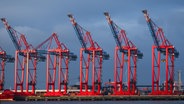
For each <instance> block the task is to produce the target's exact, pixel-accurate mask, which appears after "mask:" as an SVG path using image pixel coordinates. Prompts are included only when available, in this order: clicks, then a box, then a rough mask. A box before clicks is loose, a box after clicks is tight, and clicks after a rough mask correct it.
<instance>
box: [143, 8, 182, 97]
mask: <svg viewBox="0 0 184 104" xmlns="http://www.w3.org/2000/svg"><path fill="white" fill-rule="evenodd" d="M142 12H143V14H144V17H145V18H146V22H147V24H148V27H149V30H150V33H151V36H152V38H153V41H154V45H153V46H152V93H151V94H153V95H158V94H159V95H172V94H173V84H174V59H175V58H178V56H179V52H178V51H177V50H176V48H175V47H174V46H173V45H172V44H171V43H170V42H169V40H167V38H166V37H165V36H164V32H163V30H162V28H161V27H158V26H157V25H156V24H155V23H154V22H153V21H152V19H151V18H150V17H149V15H148V12H147V10H143V11H142ZM155 50H157V53H156V52H155ZM161 54H162V55H161ZM161 58H164V60H161ZM162 63H163V64H162ZM161 64H162V65H164V67H165V81H164V83H163V85H162V87H163V88H162V89H160V88H159V84H160V69H161Z"/></svg>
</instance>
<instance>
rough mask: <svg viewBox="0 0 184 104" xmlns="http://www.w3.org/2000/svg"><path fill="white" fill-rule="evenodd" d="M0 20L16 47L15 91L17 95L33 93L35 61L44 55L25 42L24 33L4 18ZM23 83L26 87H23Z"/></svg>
mask: <svg viewBox="0 0 184 104" xmlns="http://www.w3.org/2000/svg"><path fill="white" fill-rule="evenodd" d="M1 20H2V22H3V24H4V25H5V28H6V30H7V32H8V34H9V36H10V38H11V40H12V42H13V44H14V46H15V48H16V51H15V76H14V77H15V78H14V90H15V93H16V94H17V95H34V93H35V85H36V68H37V62H38V61H44V60H45V57H44V56H42V55H41V53H39V52H37V51H36V50H35V49H34V48H33V47H32V45H31V44H29V43H28V42H27V40H26V37H25V35H24V34H22V33H19V32H18V31H16V30H15V29H13V28H12V27H11V26H10V25H9V24H8V22H7V20H6V19H5V18H1ZM24 82H25V83H24ZM24 84H25V86H26V88H24ZM30 87H31V88H32V89H31V91H30ZM18 89H20V92H17V90H18ZM24 89H26V91H23V90H24Z"/></svg>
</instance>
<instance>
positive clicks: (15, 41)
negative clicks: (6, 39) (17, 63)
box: [1, 18, 21, 50]
mask: <svg viewBox="0 0 184 104" xmlns="http://www.w3.org/2000/svg"><path fill="white" fill-rule="evenodd" d="M1 21H2V22H3V24H4V25H5V28H6V30H7V32H8V34H9V36H10V38H11V40H12V41H13V44H14V46H15V48H16V49H17V50H21V47H20V45H19V42H18V36H17V34H16V30H14V29H13V28H12V27H11V26H10V25H9V24H8V22H7V20H6V19H5V18H1Z"/></svg>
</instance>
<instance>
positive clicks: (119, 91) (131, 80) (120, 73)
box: [104, 12, 143, 95]
mask: <svg viewBox="0 0 184 104" xmlns="http://www.w3.org/2000/svg"><path fill="white" fill-rule="evenodd" d="M104 15H105V16H106V19H107V21H108V24H109V26H110V29H111V31H112V34H113V37H114V39H115V41H116V44H117V46H116V47H115V53H114V83H113V84H114V93H113V94H114V95H135V94H137V91H136V90H137V88H136V83H137V59H142V57H143V54H142V53H141V52H140V51H139V50H138V49H137V47H136V46H135V45H134V44H133V43H132V42H131V41H130V40H129V39H128V37H127V36H126V33H125V30H123V29H121V28H120V27H119V26H117V25H116V24H115V23H114V22H113V21H112V20H111V18H110V15H109V13H108V12H105V13H104ZM123 43H124V45H122V44H123ZM125 64H127V67H126V65H125ZM125 70H127V72H126V71H125ZM124 75H128V76H127V84H126V82H123V78H125V76H124Z"/></svg>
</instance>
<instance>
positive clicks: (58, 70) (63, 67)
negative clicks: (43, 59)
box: [36, 33, 77, 96]
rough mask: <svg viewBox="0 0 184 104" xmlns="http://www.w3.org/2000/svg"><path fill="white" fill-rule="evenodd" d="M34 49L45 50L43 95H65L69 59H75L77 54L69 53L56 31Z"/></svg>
mask: <svg viewBox="0 0 184 104" xmlns="http://www.w3.org/2000/svg"><path fill="white" fill-rule="evenodd" d="M43 47H44V48H47V49H43ZM36 49H37V50H40V51H45V52H47V64H46V94H45V96H62V95H66V94H67V85H68V68H69V61H75V60H76V59H77V56H76V55H74V54H73V53H71V52H70V51H69V49H68V48H67V47H66V46H65V44H63V43H60V41H59V39H58V36H57V34H56V33H53V34H52V35H51V36H50V37H49V38H47V39H46V40H45V41H44V42H42V43H41V44H40V45H38V47H37V48H36ZM56 74H58V75H56ZM56 77H58V79H57V81H58V91H56V90H55V89H56V88H55V86H56V85H55V83H56Z"/></svg>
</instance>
